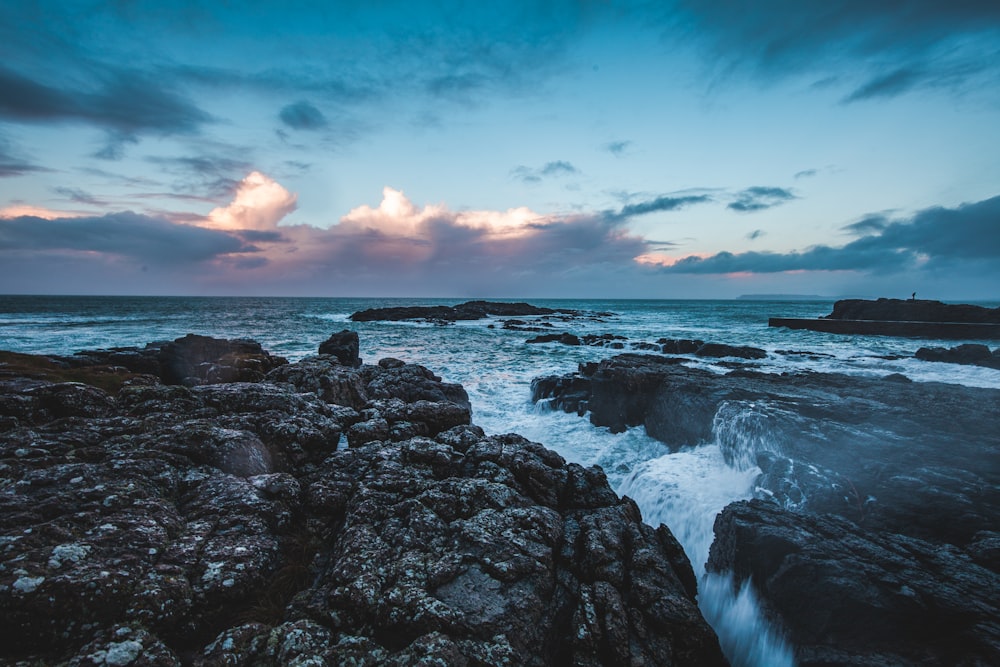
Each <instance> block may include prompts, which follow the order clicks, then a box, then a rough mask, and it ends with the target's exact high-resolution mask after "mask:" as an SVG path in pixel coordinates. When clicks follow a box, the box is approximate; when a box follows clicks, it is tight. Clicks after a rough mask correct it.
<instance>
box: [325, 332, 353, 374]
mask: <svg viewBox="0 0 1000 667" xmlns="http://www.w3.org/2000/svg"><path fill="white" fill-rule="evenodd" d="M360 346H361V343H360V341H359V340H358V332H356V331H349V330H347V329H344V330H343V331H340V332H338V333H335V334H332V335H331V336H330V337H329V338H327V339H326V340H325V341H323V342H322V343H320V344H319V353H320V354H329V355H332V356H334V357H336V358H337V361H338V362H340V363H341V364H343V365H344V366H351V367H353V368H357V367H358V366H360V365H361V357H359V356H358V352H359V349H360Z"/></svg>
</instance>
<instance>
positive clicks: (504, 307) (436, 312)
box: [351, 301, 579, 322]
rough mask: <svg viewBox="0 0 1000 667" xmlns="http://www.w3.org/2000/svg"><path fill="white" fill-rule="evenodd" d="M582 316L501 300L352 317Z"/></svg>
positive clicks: (368, 319) (447, 319)
mask: <svg viewBox="0 0 1000 667" xmlns="http://www.w3.org/2000/svg"><path fill="white" fill-rule="evenodd" d="M556 314H563V315H578V314H579V312H578V311H575V310H569V309H564V308H559V309H553V308H541V307H539V306H533V305H531V304H529V303H507V302H497V301H466V302H465V303H460V304H458V305H455V306H395V307H390V308H369V309H368V310H361V311H358V312H356V313H354V314H353V315H351V320H352V321H354V322H374V321H383V320H385V321H395V320H428V321H438V322H455V321H458V320H480V319H483V318H484V317H487V316H489V315H497V316H500V317H518V316H522V315H556Z"/></svg>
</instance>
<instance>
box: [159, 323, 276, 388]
mask: <svg viewBox="0 0 1000 667" xmlns="http://www.w3.org/2000/svg"><path fill="white" fill-rule="evenodd" d="M157 359H158V360H159V363H160V379H161V380H163V382H164V383H165V384H183V385H187V386H195V385H200V384H215V383H220V382H259V381H260V380H263V379H264V376H265V375H266V374H267V373H268V372H270V371H271V370H273V369H274V368H276V367H278V366H280V365H283V364H286V363H288V362H287V360H286V359H284V358H282V357H272V356H271V355H270V353H268V352H266V351H265V350H263V349H262V348H261V346H260V343H257V342H254V341H251V340H224V339H221V338H211V337H209V336H198V335H195V334H188V335H186V336H183V337H182V338H178V339H176V340H174V341H173V342H170V343H164V344H163V345H162V346H161V347H160V348H159V352H158V354H157Z"/></svg>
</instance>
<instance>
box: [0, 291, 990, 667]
mask: <svg viewBox="0 0 1000 667" xmlns="http://www.w3.org/2000/svg"><path fill="white" fill-rule="evenodd" d="M459 301H460V300H458V299H438V300H435V299H343V298H329V299H323V298H222V297H204V298H194V297H171V298H165V297H148V298H142V297H82V296H66V297H63V296H5V297H3V296H0V349H5V350H12V351H17V352H28V353H55V354H72V353H73V352H76V351H79V350H85V349H98V348H109V347H119V346H142V345H144V344H145V343H147V342H150V341H156V340H172V339H174V338H177V337H179V336H183V335H185V334H187V333H197V334H204V335H210V336H215V337H221V338H250V339H253V340H256V341H258V342H260V343H261V344H262V345H263V346H264V347H265V349H267V350H269V351H270V352H271V353H272V354H278V355H281V356H284V357H287V358H288V359H290V360H293V361H294V360H296V359H300V358H302V357H304V356H307V355H310V354H315V353H316V350H317V347H318V346H319V344H320V343H321V342H322V341H324V340H325V339H326V338H327V337H328V336H329V335H330V334H331V333H333V332H336V331H340V330H342V329H345V328H346V329H351V330H354V331H357V332H358V335H359V337H360V341H361V356H362V358H363V359H364V360H365V361H366V362H370V363H374V362H376V361H377V360H378V359H381V358H384V357H396V358H399V359H403V360H405V361H407V362H413V363H419V364H422V365H424V366H426V367H428V368H430V369H431V370H432V371H434V372H435V373H437V374H438V375H440V376H442V377H443V379H445V380H446V381H449V382H458V383H461V384H462V385H463V386H464V387H465V389H466V391H468V393H469V397H470V399H471V402H472V410H473V421H474V422H475V423H477V424H479V425H480V426H482V427H483V428H484V429H485V430H486V432H487V433H507V432H515V433H519V434H521V435H524V436H525V437H527V438H529V439H531V440H534V441H537V442H540V443H542V444H544V445H546V446H547V447H549V448H551V449H553V450H555V451H557V452H558V453H559V454H560V455H562V456H563V457H564V458H565V459H567V460H568V461H572V462H576V463H580V464H582V465H585V466H589V465H599V466H601V467H602V468H603V469H604V471H605V473H606V474H607V476H608V479H609V481H610V482H611V484H612V486H614V487H615V489H616V490H617V491H618V493H620V494H622V495H628V496H629V497H631V498H632V499H633V500H635V501H636V502H637V503H638V505H639V507H640V509H641V510H642V514H643V518H644V520H645V521H646V522H647V523H650V524H652V525H657V524H659V523H664V524H666V525H667V526H668V527H669V528H670V529H671V530H672V531H673V533H674V534H675V535H676V536H677V538H678V540H680V542H681V543H682V545H683V546H684V548H685V551H686V552H687V554H688V556H689V558H690V559H691V561H692V564H693V566H694V568H695V572H696V573H697V574H698V575H699V578H700V590H699V604H700V605H701V608H702V610H703V612H704V613H705V615H706V617H707V618H708V619H709V621H710V622H711V623H712V625H713V626H714V627H715V629H716V631H717V632H718V634H719V636H720V640H721V641H722V643H723V646H724V649H725V650H726V652H727V655H729V657H730V659H731V660H732V662H733V664H734V665H747V666H750V665H754V666H764V665H768V666H778V665H791V664H793V659H792V653H791V648H790V647H789V646H787V645H786V644H785V642H784V641H783V639H782V638H781V637H780V636H778V635H777V634H776V633H775V632H774V631H773V630H772V629H771V628H769V627H768V625H767V623H766V622H765V621H764V620H763V619H762V617H761V614H760V612H759V609H758V607H757V603H756V601H755V600H754V598H753V594H752V592H751V591H750V590H749V588H745V589H744V590H742V591H739V592H738V593H734V592H733V589H732V586H731V582H730V581H728V580H727V578H725V577H720V576H717V575H711V576H710V575H706V574H705V561H706V559H707V556H708V550H709V546H710V544H711V540H712V523H713V521H714V519H715V516H716V514H718V512H719V511H721V510H722V508H723V507H725V505H727V504H728V503H730V502H733V501H735V500H740V499H744V498H749V497H750V496H751V494H752V491H753V485H754V480H755V478H756V476H757V474H758V473H759V470H757V469H756V468H753V467H751V468H750V469H747V470H740V469H736V468H732V467H730V466H729V465H727V463H726V462H725V461H724V460H723V457H722V455H721V452H720V450H719V447H718V445H717V444H715V443H713V442H705V443H690V445H691V446H689V447H685V448H683V449H682V450H680V451H677V452H673V453H671V452H670V451H669V450H668V449H667V447H666V446H665V445H664V444H662V443H660V442H658V441H656V440H653V439H651V438H650V437H648V436H647V435H646V434H645V433H644V432H643V430H642V429H641V427H640V428H633V429H630V430H627V431H626V432H624V433H619V434H612V433H610V432H609V431H608V430H607V429H604V428H597V427H594V426H592V425H591V424H590V422H589V421H588V420H587V419H585V418H580V417H578V416H576V415H575V414H573V415H571V414H565V413H562V412H559V411H553V410H549V409H547V408H546V406H545V405H536V404H533V403H532V402H531V400H530V384H531V380H532V379H533V378H535V377H538V376H542V375H550V374H564V373H570V372H572V371H574V370H576V368H577V365H578V364H579V363H581V362H587V361H598V360H600V359H603V358H607V357H609V356H612V355H614V354H618V353H619V352H623V351H629V350H630V349H631V345H632V344H634V343H640V342H655V341H656V340H657V339H659V338H696V339H701V340H704V341H707V342H716V343H727V344H732V345H752V346H755V347H759V348H763V349H764V350H766V351H767V353H768V356H767V358H766V359H762V360H759V361H754V362H751V363H752V364H753V365H754V366H755V367H756V368H758V369H759V370H762V371H765V372H772V373H782V372H790V371H804V370H811V371H818V372H837V373H844V374H848V375H865V376H884V375H888V374H890V373H901V374H903V375H906V376H908V377H909V378H911V379H912V380H914V381H918V382H921V381H939V382H949V383H956V384H964V385H969V386H977V387H998V388H1000V371H998V370H992V369H987V368H980V367H970V366H957V365H954V364H943V363H931V362H923V361H919V360H916V359H914V358H913V353H914V352H915V351H916V350H917V349H918V348H919V347H925V346H945V347H951V346H954V345H957V344H960V343H962V342H984V341H954V340H950V341H936V340H924V339H921V340H916V339H907V338H892V337H872V336H843V335H834V334H823V333H818V332H809V331H792V330H788V329H781V328H769V327H768V326H767V319H768V317H769V316H783V317H817V316H820V315H825V314H827V313H829V312H830V309H831V307H832V305H833V302H832V300H802V301H788V300H772V301H768V300H733V301H632V300H545V299H532V300H530V301H531V303H533V304H535V305H539V306H548V307H551V308H569V309H574V310H582V311H587V312H588V313H591V315H589V316H587V317H584V318H579V319H572V320H568V321H558V320H554V321H553V323H554V324H555V327H553V328H552V331H553V332H562V331H568V332H571V333H574V334H577V335H580V336H582V335H585V334H604V333H612V334H616V335H621V336H625V337H626V338H627V339H628V340H627V341H626V342H625V349H624V350H613V349H607V348H601V347H590V346H567V345H562V344H559V343H555V342H553V343H545V344H527V343H526V340H527V339H528V338H531V337H533V336H534V335H536V334H534V333H527V332H524V331H516V330H509V329H504V328H503V327H502V324H501V320H500V318H488V319H483V320H478V321H470V322H458V323H455V324H451V325H436V324H428V323H418V322H364V323H355V322H351V321H350V320H349V316H350V315H351V313H353V312H356V311H359V310H363V309H366V308H378V307H386V306H402V305H434V304H444V305H453V304H455V303H458V302H459ZM981 305H989V306H995V305H997V304H981ZM518 319H522V320H525V321H530V320H532V319H534V318H528V317H521V318H518ZM993 345H995V343H994V344H993ZM789 352H793V353H801V352H809V353H810V354H789ZM730 361H731V360H730ZM688 363H689V364H690V365H694V366H699V367H703V368H706V369H708V370H711V371H714V372H719V373H723V372H727V371H728V370H730V369H729V368H727V367H726V365H725V361H724V360H719V359H697V358H693V357H692V358H691V359H690V361H689V362H688ZM724 427H725V425H724V424H722V425H720V428H724Z"/></svg>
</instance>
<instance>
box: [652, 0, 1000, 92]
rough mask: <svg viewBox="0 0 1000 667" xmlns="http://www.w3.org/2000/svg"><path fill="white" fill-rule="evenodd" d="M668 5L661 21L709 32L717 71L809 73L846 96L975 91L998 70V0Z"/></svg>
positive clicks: (693, 1)
mask: <svg viewBox="0 0 1000 667" xmlns="http://www.w3.org/2000/svg"><path fill="white" fill-rule="evenodd" d="M676 7H677V12H676V13H675V14H672V15H671V16H670V17H669V18H666V17H664V18H665V20H667V21H672V25H673V26H674V27H678V25H679V27H680V28H682V29H684V30H686V31H687V34H688V35H697V37H696V39H705V40H707V41H708V43H709V44H710V46H711V49H712V51H713V52H714V54H715V55H716V57H717V62H718V64H719V66H720V70H721V71H723V72H733V71H738V70H745V69H748V68H749V69H751V70H752V71H754V72H755V73H756V74H758V75H760V76H764V77H780V76H785V75H789V74H798V73H803V72H809V71H814V72H816V73H817V75H819V76H820V77H825V79H826V80H827V81H833V82H837V83H839V84H840V85H847V86H850V87H851V92H850V93H848V94H847V96H846V97H845V101H861V100H869V99H875V98H885V97H893V96H897V95H900V94H903V93H906V92H908V91H911V90H915V89H918V88H922V87H926V86H935V87H950V88H961V89H965V90H975V89H976V87H977V86H979V87H981V85H980V84H982V83H984V82H985V81H993V82H995V81H996V80H997V78H998V77H1000V58H998V55H1000V3H997V2H992V1H977V0H959V1H957V2H941V1H940V0H908V1H906V2H903V1H898V2H897V1H893V2H871V1H870V0H831V1H829V2H824V3H812V2H800V1H799V0H762V1H760V2H753V3H745V2H734V1H732V0H679V2H677V4H676ZM831 73H832V74H831ZM983 92H989V88H986V89H984V90H983Z"/></svg>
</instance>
